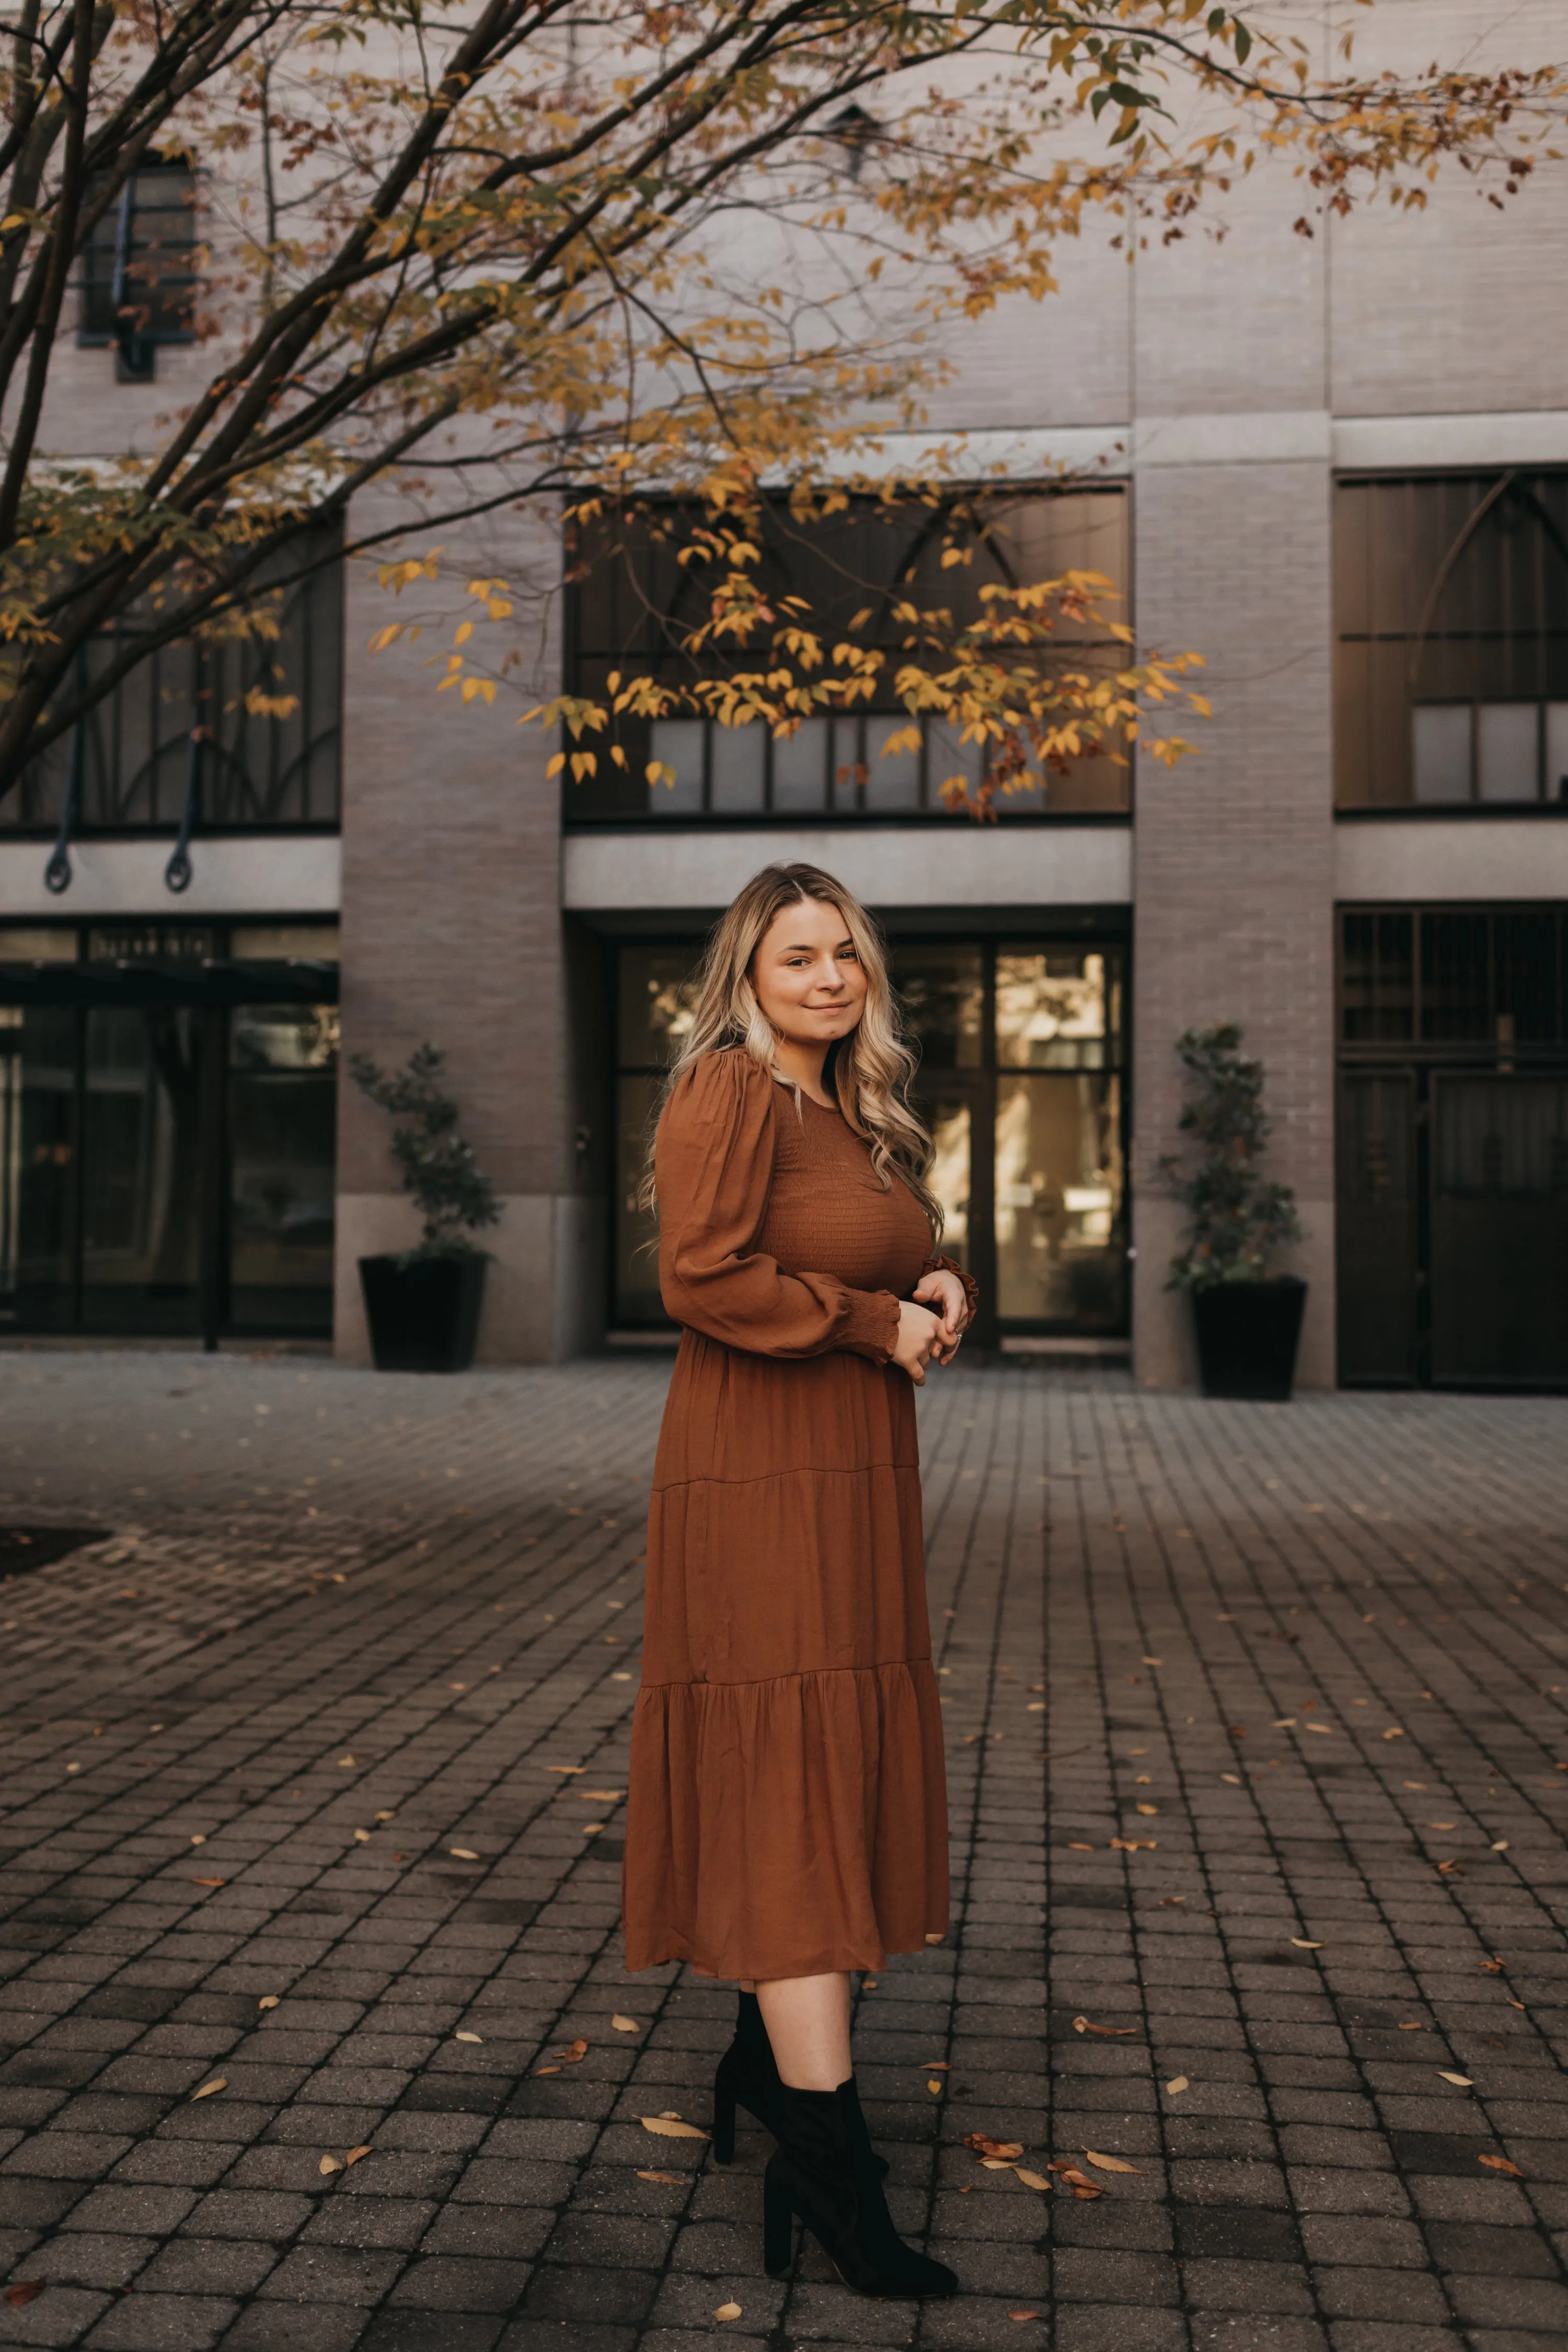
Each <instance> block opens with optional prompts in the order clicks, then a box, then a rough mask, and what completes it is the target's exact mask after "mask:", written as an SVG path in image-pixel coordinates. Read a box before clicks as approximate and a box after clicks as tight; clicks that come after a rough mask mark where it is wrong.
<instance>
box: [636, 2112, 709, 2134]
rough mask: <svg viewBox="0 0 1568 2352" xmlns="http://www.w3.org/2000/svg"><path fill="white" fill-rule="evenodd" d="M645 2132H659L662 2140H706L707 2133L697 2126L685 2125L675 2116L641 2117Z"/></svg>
mask: <svg viewBox="0 0 1568 2352" xmlns="http://www.w3.org/2000/svg"><path fill="white" fill-rule="evenodd" d="M637 2120H638V2122H639V2123H640V2124H641V2125H642V2127H643V2129H644V2131H650V2132H657V2133H658V2137H660V2139H706V2138H707V2137H708V2135H707V2133H706V2132H705V2131H699V2130H698V2128H697V2126H696V2125H695V2124H683V2123H681V2122H680V2121H679V2118H678V2117H677V2116H638V2118H637Z"/></svg>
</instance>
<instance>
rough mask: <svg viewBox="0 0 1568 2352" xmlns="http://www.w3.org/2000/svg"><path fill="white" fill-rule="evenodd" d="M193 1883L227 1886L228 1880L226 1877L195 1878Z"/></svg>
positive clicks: (194, 1884) (196, 1884)
mask: <svg viewBox="0 0 1568 2352" xmlns="http://www.w3.org/2000/svg"><path fill="white" fill-rule="evenodd" d="M191 1885H193V1886H226V1885H228V1881H227V1879H226V1878H193V1879H192V1881H191Z"/></svg>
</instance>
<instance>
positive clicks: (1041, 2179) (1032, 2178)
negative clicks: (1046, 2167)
mask: <svg viewBox="0 0 1568 2352" xmlns="http://www.w3.org/2000/svg"><path fill="white" fill-rule="evenodd" d="M1013 2169H1014V2171H1015V2172H1016V2175H1017V2177H1018V2179H1020V2180H1021V2181H1022V2182H1023V2184H1024V2186H1025V2188H1026V2189H1040V2190H1042V2191H1047V2190H1048V2189H1049V2188H1050V2185H1051V2184H1050V2182H1049V2181H1048V2180H1047V2179H1046V2177H1045V2174H1044V2173H1043V2172H1029V2171H1026V2169H1025V2168H1024V2166H1023V2165H1021V2164H1017V2165H1015V2166H1014V2168H1013Z"/></svg>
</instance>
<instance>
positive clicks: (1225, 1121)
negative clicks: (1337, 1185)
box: [1160, 1021, 1307, 1403]
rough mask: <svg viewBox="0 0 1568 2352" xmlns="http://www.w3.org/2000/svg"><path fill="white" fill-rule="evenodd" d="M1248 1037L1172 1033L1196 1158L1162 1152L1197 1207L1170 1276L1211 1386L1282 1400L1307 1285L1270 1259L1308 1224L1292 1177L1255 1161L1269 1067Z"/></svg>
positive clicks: (1232, 1032) (1224, 1028)
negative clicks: (1188, 1298)
mask: <svg viewBox="0 0 1568 2352" xmlns="http://www.w3.org/2000/svg"><path fill="white" fill-rule="evenodd" d="M1241 1036H1242V1033H1241V1031H1240V1029H1239V1028H1238V1027H1237V1024H1236V1023H1235V1022H1233V1021H1226V1022H1222V1023H1220V1024H1218V1025H1217V1026H1215V1027H1214V1028H1212V1029H1187V1030H1184V1032H1183V1033H1182V1034H1181V1036H1180V1037H1178V1038H1177V1040H1176V1051H1177V1053H1178V1054H1179V1055H1180V1056H1181V1059H1182V1062H1183V1065H1184V1068H1185V1070H1186V1074H1187V1099H1186V1103H1185V1106H1184V1109H1183V1111H1182V1116H1181V1118H1180V1120H1179V1121H1178V1125H1179V1126H1180V1128H1181V1130H1182V1132H1183V1134H1184V1135H1189V1136H1191V1137H1192V1139H1193V1141H1194V1144H1195V1145H1196V1146H1197V1158H1196V1161H1195V1164H1194V1165H1193V1166H1192V1168H1191V1170H1190V1172H1189V1171H1187V1170H1186V1169H1185V1168H1184V1163H1183V1161H1182V1160H1181V1159H1179V1158H1176V1157H1173V1156H1172V1155H1170V1154H1167V1155H1166V1156H1165V1157H1164V1158H1163V1160H1161V1162H1160V1167H1161V1170H1162V1171H1163V1173H1164V1174H1165V1175H1166V1176H1168V1177H1170V1178H1172V1179H1173V1180H1175V1181H1177V1192H1178V1198H1179V1199H1181V1200H1182V1201H1183V1202H1184V1203H1185V1204H1186V1207H1187V1209H1188V1210H1189V1211H1190V1212H1191V1215H1192V1225H1191V1228H1190V1232H1189V1235H1188V1240H1187V1246H1186V1248H1185V1249H1184V1251H1183V1252H1182V1254H1181V1255H1180V1256H1179V1257H1175V1258H1173V1259H1172V1261H1171V1279H1170V1283H1169V1285H1168V1287H1169V1288H1170V1289H1173V1290H1189V1291H1191V1293H1192V1298H1193V1320H1194V1326H1195V1328H1196V1332H1197V1343H1198V1369H1199V1373H1200V1376H1201V1378H1202V1381H1203V1388H1204V1394H1205V1396H1212V1397H1257V1398H1264V1399H1268V1400H1270V1401H1273V1402H1280V1403H1283V1402H1284V1401H1285V1400H1286V1399H1287V1398H1288V1397H1289V1394H1290V1390H1291V1386H1292V1383H1293V1382H1294V1380H1295V1377H1296V1349H1297V1347H1298V1344H1299V1343H1300V1337H1301V1315H1302V1310H1303V1309H1304V1307H1305V1306H1306V1303H1307V1286H1306V1284H1305V1283H1304V1282H1302V1281H1301V1280H1300V1277H1299V1276H1296V1275H1293V1274H1270V1273H1269V1271H1268V1261H1269V1256H1270V1254H1271V1253H1272V1252H1273V1251H1274V1250H1276V1249H1278V1248H1279V1245H1280V1244H1281V1243H1283V1242H1290V1241H1296V1240H1298V1239H1299V1238H1300V1232H1301V1223H1300V1218H1299V1217H1298V1216H1297V1214H1296V1199H1295V1195H1294V1193H1293V1192H1291V1190H1290V1188H1289V1185H1288V1184H1276V1183H1272V1182H1270V1181H1268V1178H1266V1177H1265V1176H1263V1175H1262V1174H1261V1173H1260V1171H1259V1169H1258V1160H1259V1158H1260V1156H1261V1154H1262V1150H1263V1147H1264V1144H1265V1143H1266V1142H1267V1140H1268V1119H1267V1118H1265V1117H1264V1115H1263V1065H1262V1063H1261V1062H1255V1061H1249V1060H1248V1059H1247V1057H1246V1056H1245V1055H1243V1054H1242V1053H1241V1051H1240V1047H1241Z"/></svg>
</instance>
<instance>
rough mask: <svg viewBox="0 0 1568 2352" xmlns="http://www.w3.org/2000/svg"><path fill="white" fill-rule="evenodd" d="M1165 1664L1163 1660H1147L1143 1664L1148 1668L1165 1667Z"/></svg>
mask: <svg viewBox="0 0 1568 2352" xmlns="http://www.w3.org/2000/svg"><path fill="white" fill-rule="evenodd" d="M1164 1663H1165V1661H1164V1659H1163V1658H1145V1659H1144V1660H1143V1664H1145V1665H1146V1666H1163V1664H1164Z"/></svg>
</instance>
